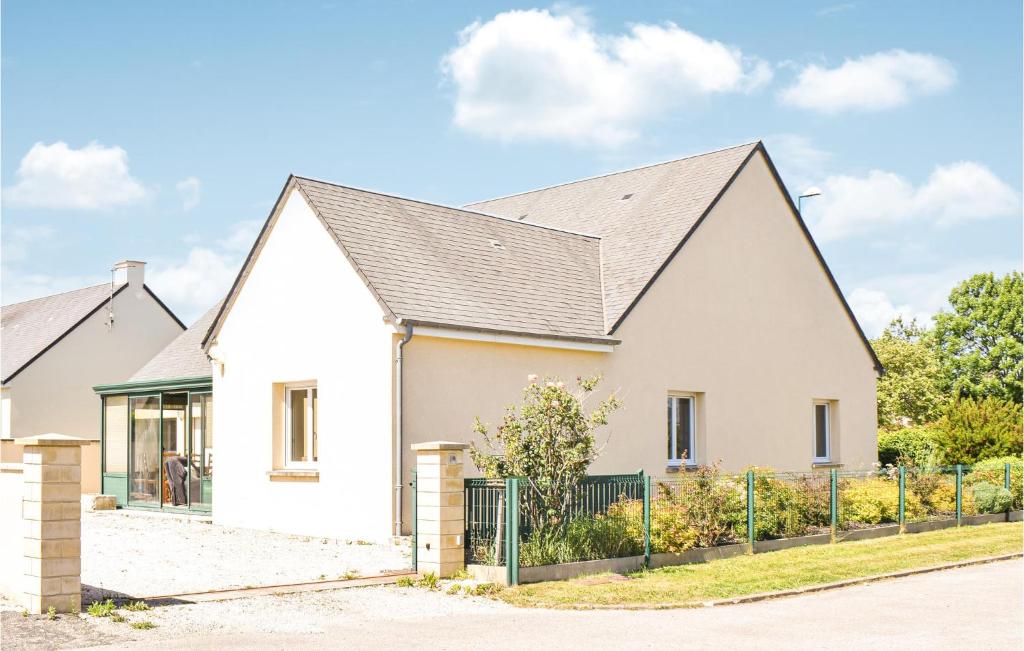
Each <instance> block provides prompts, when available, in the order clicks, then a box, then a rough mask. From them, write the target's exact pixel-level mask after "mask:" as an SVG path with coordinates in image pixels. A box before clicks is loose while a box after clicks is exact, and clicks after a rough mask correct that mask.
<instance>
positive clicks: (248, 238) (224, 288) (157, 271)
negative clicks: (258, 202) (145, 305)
mask: <svg viewBox="0 0 1024 651" xmlns="http://www.w3.org/2000/svg"><path fill="white" fill-rule="evenodd" d="M262 224H263V222H261V221H258V220H246V221H240V222H237V223H235V224H234V225H232V227H231V230H230V232H229V233H228V235H227V236H226V237H224V238H223V239H221V240H216V241H213V242H211V243H210V244H207V245H199V246H194V247H192V248H191V249H190V250H189V252H188V255H187V256H186V257H185V258H184V259H177V260H155V261H154V262H153V263H152V264H151V265H150V266H151V267H152V270H151V271H147V273H146V276H147V278H146V284H148V285H149V286H150V287H151V288H152V289H153V291H154V292H156V294H157V296H159V297H160V298H161V300H163V301H165V302H166V303H168V304H169V305H171V306H172V308H173V309H174V311H175V313H176V314H177V315H178V316H179V317H180V318H181V320H182V321H184V322H185V323H189V324H191V323H192V322H193V321H195V320H196V319H197V318H199V317H200V316H202V314H203V313H204V312H205V311H206V310H208V309H210V307H212V306H213V304H214V303H216V302H217V301H219V300H220V299H222V298H224V296H225V295H226V294H227V293H228V290H229V289H230V288H231V283H232V282H234V280H235V276H237V275H238V271H239V269H241V267H242V261H243V259H244V257H245V254H247V253H248V252H249V249H251V248H252V245H253V244H254V243H255V241H256V235H257V234H258V233H259V229H260V226H262Z"/></svg>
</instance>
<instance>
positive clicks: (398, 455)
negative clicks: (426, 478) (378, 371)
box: [395, 321, 412, 536]
mask: <svg viewBox="0 0 1024 651" xmlns="http://www.w3.org/2000/svg"><path fill="white" fill-rule="evenodd" d="M399 323H401V321H399ZM410 339H412V324H411V323H408V322H407V323H406V324H405V336H404V337H402V340H401V341H399V342H398V346H397V350H396V352H395V425H396V427H395V535H396V536H401V535H402V357H403V356H402V348H404V347H405V345H406V344H407V343H409V340H410Z"/></svg>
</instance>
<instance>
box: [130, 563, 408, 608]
mask: <svg viewBox="0 0 1024 651" xmlns="http://www.w3.org/2000/svg"><path fill="white" fill-rule="evenodd" d="M403 576H408V577H415V576H416V572H413V571H412V570H409V571H406V572H388V573H386V574H378V575H376V576H361V577H359V578H355V579H324V580H322V581H307V582H305V583H284V584H281V585H261V586H256V587H252V588H228V589H224V590H210V591H207V592H184V593H181V594H169V595H156V596H152V597H122V598H119V599H117V600H116V601H145V602H148V603H150V604H151V605H161V604H163V605H171V604H187V603H201V602H204V601H227V600H229V599H244V598H246V597H261V596H266V595H279V594H293V593H297V592H316V591H318V590H340V589H343V588H364V587H368V586H374V585H389V584H392V583H397V582H398V579H400V578H402V577H403Z"/></svg>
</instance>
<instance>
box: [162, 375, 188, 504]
mask: <svg viewBox="0 0 1024 651" xmlns="http://www.w3.org/2000/svg"><path fill="white" fill-rule="evenodd" d="M187 406H188V394H187V393H165V394H164V412H163V424H164V441H163V456H162V457H161V460H162V463H163V470H164V481H163V486H162V487H161V488H162V494H163V502H164V504H167V505H168V506H188V475H189V458H188V450H187V449H186V446H187V445H188V435H187V430H186V429H185V412H186V409H187Z"/></svg>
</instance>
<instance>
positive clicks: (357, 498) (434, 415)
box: [205, 142, 882, 539]
mask: <svg viewBox="0 0 1024 651" xmlns="http://www.w3.org/2000/svg"><path fill="white" fill-rule="evenodd" d="M205 346H206V347H207V350H208V351H209V354H210V357H211V358H212V360H213V363H214V365H213V391H214V396H215V400H216V405H217V409H216V412H215V415H214V428H215V429H216V431H217V452H218V460H217V473H216V475H215V476H214V488H215V493H216V495H217V500H216V506H215V508H214V510H213V516H214V520H215V521H216V522H220V523H223V524H230V525H239V526H246V527H256V528H267V529H275V530H280V531H287V532H293V533H299V534H309V535H324V536H336V537H349V538H366V539H381V538H385V537H387V536H388V535H390V534H395V533H400V532H408V531H409V528H410V517H409V510H410V509H409V494H408V491H407V490H405V489H404V487H405V486H406V485H407V483H408V480H409V476H410V474H409V473H410V469H411V467H412V461H411V458H410V457H411V455H410V454H409V452H408V450H409V446H410V445H411V444H414V443H418V442H422V441H427V440H436V439H446V440H456V441H469V440H472V438H473V434H472V430H471V426H472V423H473V419H474V417H475V416H480V417H481V418H482V419H483V420H485V421H489V422H491V423H495V422H497V421H498V420H499V419H500V418H501V415H502V412H503V410H504V408H505V406H506V405H508V404H510V403H514V402H517V401H518V399H519V397H520V391H521V389H522V387H523V385H524V384H525V383H526V378H527V375H528V374H531V373H536V374H540V375H542V376H543V375H552V376H559V377H561V378H564V379H565V380H567V381H572V379H573V378H575V377H577V376H580V375H591V374H594V373H601V374H603V376H604V382H603V384H602V388H601V391H602V392H604V393H607V392H609V391H616V392H618V394H619V395H620V396H621V398H622V400H623V402H624V405H625V406H624V408H623V409H622V410H621V411H620V412H617V413H616V414H614V416H613V418H612V420H611V422H610V424H609V427H608V428H607V435H608V436H609V439H608V443H607V445H606V447H605V449H604V453H603V455H602V456H601V458H600V459H599V460H598V461H597V463H596V464H595V466H594V467H593V470H594V471H595V472H635V471H636V470H638V469H643V470H644V471H645V472H646V473H648V474H651V475H655V476H658V475H664V474H666V473H673V472H685V471H686V470H687V469H689V468H692V467H694V466H695V465H699V464H705V463H712V462H715V461H718V460H721V462H722V464H723V466H724V467H725V468H726V469H727V470H740V469H742V468H744V467H746V466H749V465H759V466H772V467H775V468H778V469H783V470H805V471H806V470H811V469H828V468H833V467H837V466H842V467H846V468H864V467H868V466H869V465H870V464H871V463H872V462H874V461H875V458H876V443H875V380H876V377H877V374H878V373H880V372H881V370H882V369H881V366H880V364H879V363H878V360H877V358H876V357H875V355H874V352H873V351H872V349H871V346H870V344H869V343H868V341H867V339H866V338H865V337H864V334H863V332H862V331H861V329H860V327H859V325H858V324H857V322H856V319H855V318H854V316H853V313H852V312H851V311H850V309H849V306H848V305H847V303H846V301H845V299H844V298H843V295H842V293H841V292H840V290H839V287H838V285H837V284H836V282H835V280H834V278H833V277H832V274H831V273H830V272H829V270H828V267H827V266H826V264H825V261H824V259H823V258H822V256H821V253H820V251H819V250H818V248H817V246H816V245H815V243H814V241H813V240H812V238H811V235H810V233H809V231H808V230H807V228H806V226H805V225H804V223H803V221H802V220H801V218H800V215H799V214H798V213H797V211H796V209H795V206H794V205H793V203H792V201H791V199H790V196H789V194H788V193H787V192H786V189H785V187H784V186H783V184H782V181H781V179H780V178H779V176H778V174H777V172H776V170H775V167H774V165H773V164H772V162H771V160H770V158H769V157H768V154H767V152H766V151H765V148H764V146H763V145H762V144H761V143H759V142H757V143H750V144H746V145H741V146H738V147H732V148H728V149H724V150H721V151H717V152H711V153H708V154H703V155H699V156H692V157H689V158H685V159H681V160H677V161H671V162H668V163H662V164H658V165H652V166H648V167H642V168H638V169H635V170H629V171H625V172H620V173H617V174H609V175H605V176H601V177H596V178H592V179H586V180H583V181H577V182H572V183H566V184H563V185H559V186H554V187H551V188H546V189H542V190H537V191H534V192H527V193H522V194H519V195H514V196H510V197H506V198H502V199H497V200H492V201H486V202H482V203H478V204H474V205H472V206H469V207H468V208H462V209H460V208H452V207H447V206H440V205H436V204H431V203H426V202H422V201H414V200H410V199H404V198H400V197H395V196H391V195H386V194H381V193H379V192H371V191H367V190H359V189H355V188H350V187H345V186H341V185H336V184H332V183H325V182H321V181H314V180H311V179H305V178H300V177H291V178H289V179H288V181H287V183H286V184H285V187H284V189H283V190H282V192H281V195H280V197H279V199H278V201H277V203H276V205H275V206H274V208H273V210H272V212H271V214H270V216H269V218H268V219H267V222H266V223H265V225H264V227H263V229H262V231H261V233H260V236H259V238H258V240H257V242H256V244H255V245H254V247H253V249H252V251H251V252H250V254H249V256H248V258H247V259H246V261H245V264H244V266H243V268H242V270H241V271H240V273H239V275H238V278H237V279H236V281H235V283H234V285H233V287H232V289H231V292H230V293H229V295H228V297H227V299H226V301H225V303H224V306H223V308H222V309H221V310H220V312H219V314H218V315H217V318H216V319H215V320H214V321H213V324H212V326H211V328H210V331H209V333H208V335H207V336H206V341H205Z"/></svg>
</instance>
